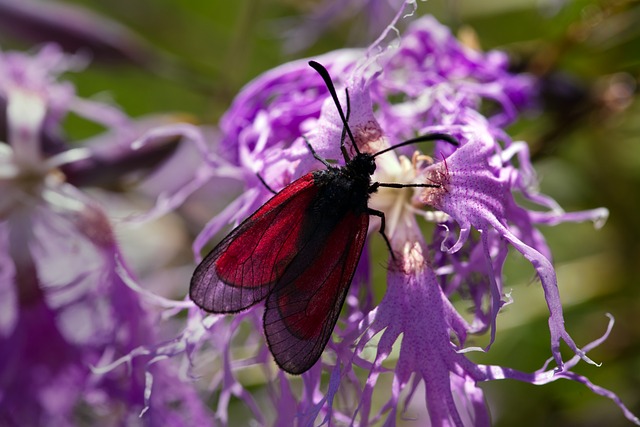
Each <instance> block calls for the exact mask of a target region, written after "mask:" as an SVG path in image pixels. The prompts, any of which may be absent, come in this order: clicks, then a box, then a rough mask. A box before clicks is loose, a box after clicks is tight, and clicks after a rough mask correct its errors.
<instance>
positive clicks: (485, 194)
mask: <svg viewBox="0 0 640 427" xmlns="http://www.w3.org/2000/svg"><path fill="white" fill-rule="evenodd" d="M314 60H316V61H318V62H320V63H321V64H323V65H324V66H325V67H326V68H327V69H328V71H329V74H330V75H331V76H333V79H334V81H335V82H336V85H337V86H338V87H339V91H338V92H339V98H340V102H341V104H342V105H347V103H348V104H349V105H350V109H349V113H350V114H349V126H350V128H351V130H352V133H353V135H354V139H355V143H356V144H357V146H358V149H359V151H361V152H370V153H375V152H377V151H380V150H381V149H383V148H386V147H389V146H391V145H394V144H396V143H399V142H401V141H403V140H406V139H409V138H412V137H415V136H417V135H422V134H426V133H435V132H437V133H447V134H449V135H452V136H453V137H455V138H456V139H457V140H458V141H460V145H459V146H457V147H456V146H453V145H451V144H448V143H445V142H437V143H436V144H435V147H434V149H433V153H432V154H431V155H430V156H429V155H425V154H422V153H421V152H419V151H416V152H412V151H411V149H409V148H406V149H405V148H402V149H398V150H396V151H397V152H398V154H394V153H393V152H389V153H385V154H384V155H381V156H380V157H377V159H376V163H377V170H376V173H375V174H374V176H373V179H374V180H375V181H378V182H393V183H416V182H423V183H431V184H436V187H434V188H423V189H421V190H420V191H417V190H414V189H407V188H405V189H400V190H399V189H390V188H385V189H382V188H381V189H380V190H379V191H378V192H377V193H376V194H374V195H372V198H371V200H370V207H371V208H373V209H376V210H380V211H382V212H384V213H385V215H386V235H387V236H388V239H389V241H390V244H391V247H392V250H393V252H394V254H396V256H395V257H394V258H395V259H393V260H391V259H390V260H389V270H388V275H387V287H386V293H385V295H384V297H383V298H382V300H381V301H380V303H379V304H378V305H377V306H375V305H374V303H373V300H372V297H371V295H372V289H371V282H370V280H369V273H368V272H369V267H370V265H371V264H372V262H373V261H372V260H371V259H370V258H369V256H367V255H365V256H363V258H362V260H361V262H360V266H359V268H358V272H357V273H356V277H355V279H354V281H353V284H352V289H351V291H350V293H349V296H348V297H347V301H346V310H345V311H346V312H345V313H343V316H342V318H341V320H340V321H339V323H338V326H337V327H336V330H335V331H334V336H333V339H332V340H331V341H330V343H329V345H328V349H330V350H328V351H325V357H324V358H323V359H322V361H321V362H319V363H317V364H316V365H315V366H314V367H313V368H312V369H311V370H310V371H308V372H307V373H305V374H303V375H302V382H303V389H302V392H300V393H296V392H294V391H293V390H294V384H295V383H296V380H295V379H292V378H289V377H287V376H286V375H284V374H283V373H282V372H279V373H277V374H274V372H273V368H272V365H271V363H270V360H269V355H268V353H267V352H266V350H265V347H264V345H263V344H262V340H261V337H260V332H259V331H260V330H261V316H260V315H259V314H256V312H259V311H260V309H258V308H256V309H251V310H248V311H246V312H243V313H240V314H237V315H235V317H234V318H233V321H231V322H226V321H224V320H223V319H222V318H221V316H219V315H212V316H209V317H206V318H205V322H204V323H203V322H200V321H199V320H200V318H201V316H202V313H201V312H200V311H199V310H198V309H194V310H191V311H190V319H191V320H192V322H191V323H190V326H189V327H188V328H187V331H186V332H185V335H184V336H183V337H179V338H178V339H177V340H176V341H175V344H176V345H177V344H178V343H180V342H181V340H191V339H192V338H193V335H194V333H196V332H195V331H196V330H197V331H198V336H199V339H201V340H204V339H205V338H207V337H209V339H211V340H213V341H214V342H216V343H218V345H217V346H216V345H214V346H213V348H212V349H211V350H212V351H211V350H210V351H209V352H207V354H208V355H209V357H208V359H209V360H211V359H213V360H217V362H214V363H213V364H212V365H210V366H214V367H220V368H221V371H220V372H219V373H217V374H216V373H212V374H211V375H213V385H214V387H219V388H220V398H219V399H218V402H217V405H218V412H217V414H218V416H219V418H220V420H221V421H223V422H228V421H229V418H228V415H229V414H228V412H227V411H228V405H229V398H230V396H231V395H234V396H237V397H239V398H240V399H241V400H243V401H244V402H245V403H246V404H247V405H248V407H250V408H251V409H252V411H253V413H254V414H255V418H256V419H257V420H258V421H259V422H264V415H263V414H262V413H261V412H260V411H259V410H258V407H257V405H256V403H255V402H254V400H253V398H252V397H251V396H250V394H249V393H248V391H247V390H246V389H245V388H243V387H242V385H241V382H240V381H239V379H238V377H237V376H236V372H237V371H238V370H239V369H240V368H241V367H244V366H253V365H256V364H257V365H259V366H262V368H263V369H264V372H265V375H266V376H267V378H273V377H274V375H276V376H277V378H278V380H279V387H278V388H277V389H275V390H273V393H272V395H271V397H272V399H273V405H274V408H275V410H276V414H277V419H276V421H275V423H276V425H288V424H293V423H297V424H300V425H307V424H311V423H314V422H318V421H321V422H324V423H327V422H329V423H330V422H332V421H331V420H333V421H344V422H347V423H348V422H349V420H351V422H354V423H356V424H358V425H368V424H369V423H372V422H376V421H379V420H381V419H383V420H385V425H393V424H395V420H396V417H397V415H398V414H397V412H398V408H399V407H400V403H401V402H402V401H404V402H405V403H406V402H409V401H410V400H411V399H412V397H413V396H415V395H416V393H417V390H418V388H419V386H421V385H424V387H425V392H426V395H427V399H426V407H427V409H428V413H429V415H428V416H429V418H430V420H431V423H432V424H433V425H463V424H467V423H472V424H474V425H488V424H489V414H488V412H487V409H486V407H485V405H484V398H483V393H482V390H481V389H480V388H479V387H478V383H480V382H484V381H489V380H495V379H502V378H512V379H517V380H521V381H527V382H530V383H534V384H544V383H548V382H550V381H555V380H556V379H559V378H567V379H572V380H575V381H578V382H581V383H583V384H585V385H586V386H587V387H589V388H590V389H591V390H592V391H594V392H596V393H598V394H601V395H604V396H607V397H610V398H612V399H614V400H616V402H617V403H618V405H619V406H620V407H621V408H622V409H623V411H624V412H625V415H626V416H627V418H629V419H630V420H632V421H634V422H636V423H637V422H638V420H637V418H635V417H634V416H633V415H632V414H631V413H630V412H629V411H628V410H627V409H626V408H625V407H624V405H623V404H622V403H621V402H619V400H617V397H615V395H613V394H611V393H610V392H608V391H606V390H603V389H601V388H599V387H597V386H595V385H593V384H591V383H590V382H589V381H588V380H587V379H586V378H584V377H581V376H578V375H576V374H574V373H572V372H571V371H570V369H571V368H572V367H573V366H574V365H575V364H576V363H577V362H578V361H579V360H580V359H582V360H584V361H586V362H588V363H594V362H593V361H591V359H589V358H588V357H587V355H586V351H587V350H589V349H591V348H593V346H595V345H597V344H598V343H600V342H601V340H602V339H604V337H606V335H607V334H608V331H607V333H605V336H604V337H603V338H602V339H600V340H597V341H595V342H594V343H592V344H590V345H588V346H586V347H584V348H579V347H578V346H577V345H576V343H575V342H574V341H573V339H572V338H571V336H570V335H569V333H568V332H567V331H566V329H565V325H564V319H563V313H562V306H561V303H560V297H559V291H558V284H557V279H556V274H555V271H554V268H553V265H552V263H551V253H550V249H549V247H548V246H547V244H546V242H545V239H544V237H543V235H542V234H541V233H540V231H539V230H538V228H537V226H538V225H541V224H545V225H555V224H558V223H562V222H567V221H593V222H594V224H595V225H596V226H597V227H599V226H601V225H602V224H603V223H604V221H605V220H606V217H607V215H608V212H607V210H606V209H595V210H592V211H585V212H577V213H566V212H564V211H563V210H562V208H561V207H560V206H558V204H557V203H556V202H554V201H553V200H552V199H550V198H548V197H546V196H544V195H542V194H539V193H538V192H537V190H536V184H537V181H536V176H535V172H534V170H533V168H532V166H531V164H530V161H529V155H528V149H527V145H526V144H525V143H523V142H513V141H511V139H510V138H509V136H508V135H507V134H506V132H505V130H504V127H505V126H506V125H507V124H509V123H511V122H513V121H514V120H515V119H516V117H517V113H518V111H519V110H520V109H522V108H524V107H526V106H527V105H528V104H529V103H530V102H531V99H532V96H533V94H534V92H535V84H534V81H533V80H532V79H530V78H529V77H527V76H524V75H514V74H511V73H509V72H508V71H507V65H508V63H507V58H506V56H505V55H504V54H503V53H500V52H488V53H481V52H478V51H475V50H473V49H471V48H468V47H465V46H463V45H461V44H460V43H459V42H458V41H457V40H456V39H455V38H454V37H453V36H452V35H451V34H450V32H449V30H448V29H446V28H445V27H443V26H442V25H440V24H439V23H438V22H437V21H435V19H433V18H430V17H423V18H421V19H418V20H416V21H415V22H413V23H412V25H411V26H410V28H409V29H408V30H407V32H406V33H405V34H404V35H403V36H402V38H401V40H400V43H399V45H398V46H395V47H388V48H381V46H380V45H379V44H375V45H373V46H371V47H370V48H369V49H367V50H364V49H363V50H341V51H335V52H331V53H328V54H325V55H322V56H320V57H317V58H314ZM345 89H346V90H345ZM347 93H348V95H347ZM347 96H348V99H347ZM487 101H491V102H490V103H487ZM487 104H493V105H494V109H493V110H488V108H487ZM495 106H497V108H495ZM486 110H487V111H489V112H486ZM220 128H221V131H222V142H221V144H220V146H219V155H220V156H224V157H225V158H226V160H227V161H228V162H229V167H230V168H231V169H234V170H235V171H236V176H237V178H238V179H240V180H242V181H243V182H244V183H245V187H246V190H245V191H244V192H243V193H242V195H241V196H239V197H238V198H237V199H236V200H235V201H234V202H233V203H231V204H230V205H229V207H228V208H227V209H225V210H223V211H222V212H221V213H220V214H219V215H217V216H216V217H214V218H213V219H212V220H211V222H210V223H209V224H207V226H206V227H205V229H204V230H203V232H202V233H201V234H200V236H199V237H198V239H196V242H195V244H194V250H195V253H196V258H198V257H199V255H200V253H201V250H202V249H203V247H204V245H205V244H206V243H207V242H209V241H210V240H211V239H212V238H213V236H214V235H215V234H216V233H217V232H218V231H220V230H221V229H222V227H224V226H225V225H228V224H232V225H233V224H238V223H239V222H240V221H241V220H242V219H244V218H246V217H247V216H248V215H249V214H250V213H251V212H253V211H254V210H255V209H257V208H258V207H259V206H260V205H261V204H262V203H264V202H265V201H266V200H267V199H268V198H269V197H270V196H271V194H270V192H269V190H268V189H267V188H266V186H265V185H264V184H263V183H262V182H261V181H260V179H259V176H260V177H262V179H264V181H265V182H266V183H267V184H268V186H270V187H272V188H274V189H276V190H279V189H281V188H283V187H284V186H286V185H288V184H289V183H291V182H292V181H293V180H294V179H296V178H298V177H300V176H301V175H303V174H305V173H307V172H309V171H312V170H314V169H317V168H318V162H317V161H316V160H315V159H314V158H313V157H312V156H311V155H310V153H309V150H308V148H307V142H306V141H308V143H309V144H310V145H311V146H312V147H313V148H314V150H315V151H316V152H317V153H318V154H319V155H320V156H321V157H324V158H327V159H342V155H341V152H340V141H341V138H342V136H343V124H342V121H341V119H340V116H339V114H338V112H337V109H336V106H335V105H334V103H333V101H332V100H331V98H329V97H328V96H327V88H326V87H325V84H324V83H323V81H322V80H321V79H320V77H319V76H317V75H316V74H315V71H313V70H312V69H311V68H309V67H308V65H307V61H296V62H291V63H288V64H285V65H283V66H280V67H278V68H276V69H274V70H271V71H269V72H267V73H265V74H263V75H261V76H260V77H258V78H257V79H256V80H254V81H253V82H251V83H249V84H248V85H247V86H246V87H245V88H244V89H243V90H242V91H241V92H240V94H239V95H238V96H237V97H236V99H235V101H234V103H233V105H232V106H231V108H230V109H229V111H228V112H227V113H226V114H225V116H224V117H223V118H222V120H221V123H220ZM353 154H354V150H353V149H351V155H353ZM515 194H518V195H519V196H521V197H523V198H524V199H526V200H527V201H528V202H531V203H532V204H535V205H537V206H539V209H540V210H530V209H526V208H524V207H522V206H520V205H518V204H517V203H516V201H515V198H514V197H515V196H514V195H515ZM421 217H422V218H425V219H427V220H428V221H430V222H435V223H436V224H435V226H434V227H433V235H432V238H431V240H430V242H428V241H427V240H426V239H425V236H424V234H423V231H422V228H421V227H420V226H419V223H418V218H421ZM372 222H373V225H372V227H371V230H376V229H377V228H378V227H379V223H376V222H375V221H372ZM474 230H475V231H474ZM509 246H512V247H513V248H515V249H516V250H517V251H519V252H520V253H521V254H522V255H523V256H524V257H525V258H526V259H527V260H529V261H530V262H531V264H532V266H533V267H534V269H535V271H536V273H537V275H538V277H539V279H540V282H541V285H542V290H543V292H544V296H545V299H546V301H547V305H548V309H549V330H550V335H551V356H552V359H553V360H555V363H556V366H555V368H553V369H551V370H546V364H545V368H543V369H541V370H540V371H536V372H534V373H524V372H518V371H515V370H513V369H510V368H503V367H499V366H486V365H477V364H474V363H472V362H471V361H470V360H469V359H468V358H467V357H466V355H465V353H466V352H468V351H473V350H484V351H487V350H489V348H490V346H491V344H492V343H493V341H494V338H495V332H496V319H497V316H498V313H499V311H500V308H501V307H502V306H504V305H505V304H507V303H509V302H510V298H509V297H508V295H505V294H504V292H503V289H502V268H503V264H504V261H505V258H506V255H507V250H508V247H509ZM456 296H460V297H461V298H463V299H470V300H471V303H473V305H474V307H475V311H474V317H473V319H472V321H471V322H469V321H468V320H466V319H465V318H464V317H463V316H462V315H461V314H460V313H459V312H458V311H457V310H456V308H455V307H454V306H453V305H452V303H451V300H452V297H456ZM245 321H246V322H249V323H250V324H252V327H253V332H252V333H249V334H246V333H243V334H240V333H239V331H240V327H241V325H242V324H245V323H246V322H245ZM611 324H612V321H611V323H610V326H611ZM203 325H204V326H203ZM194 328H197V329H194ZM488 330H489V331H490V336H491V338H490V342H489V344H488V345H487V346H486V347H485V348H484V349H479V348H473V347H471V348H468V347H466V346H465V342H466V340H467V337H468V335H469V334H477V333H482V332H486V331H488ZM400 337H402V338H400ZM562 341H564V342H565V343H566V344H567V345H568V346H569V347H570V348H571V350H572V351H573V352H574V354H575V357H573V358H572V359H570V360H569V361H568V362H565V361H563V359H562V356H561V354H560V349H559V348H560V343H561V342H562ZM189 342H191V341H189ZM398 343H399V350H394V349H395V348H396V346H397V345H398ZM202 345H203V342H202V341H200V342H199V343H198V344H197V345H192V346H191V347H189V348H188V354H189V355H190V357H191V358H194V357H195V355H196V354H198V352H197V351H196V350H198V349H199V348H201V347H202ZM241 348H242V351H241V350H240V349H241ZM372 349H374V350H373V351H372ZM395 351H397V353H395ZM212 354H213V356H212ZM392 354H393V355H394V358H395V357H397V360H396V361H395V363H394V364H393V368H391V369H390V368H389V367H388V366H386V365H384V364H383V363H384V362H385V361H386V360H388V359H389V358H390V357H391V356H392ZM205 372H206V371H205ZM223 372H224V373H223ZM323 372H324V373H326V374H327V376H326V377H325V376H324V375H323ZM389 372H390V373H391V374H392V388H391V393H390V394H389V395H387V396H386V397H384V396H383V397H382V399H386V400H385V402H386V403H383V404H382V405H381V409H380V411H379V412H375V411H374V409H373V408H374V406H373V400H374V393H377V392H379V391H376V390H377V388H376V384H377V383H378V381H379V380H380V377H381V376H382V375H383V374H387V373H389ZM363 374H364V376H365V380H364V381H363V380H362V379H361V378H362V376H363ZM454 396H457V400H456V399H454ZM379 398H380V397H378V399H379Z"/></svg>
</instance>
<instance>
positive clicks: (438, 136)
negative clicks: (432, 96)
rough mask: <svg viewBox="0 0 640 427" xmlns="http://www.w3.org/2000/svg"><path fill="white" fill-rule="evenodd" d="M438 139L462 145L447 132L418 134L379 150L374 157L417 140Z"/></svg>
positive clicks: (456, 145) (455, 145)
mask: <svg viewBox="0 0 640 427" xmlns="http://www.w3.org/2000/svg"><path fill="white" fill-rule="evenodd" d="M437 140H440V141H445V142H448V143H449V144H451V145H453V146H454V147H458V146H460V142H458V140H457V139H455V138H454V137H453V136H451V135H448V134H446V133H428V134H426V135H421V136H417V137H415V138H411V139H408V140H406V141H403V142H401V143H399V144H396V145H392V146H391V147H388V148H385V149H384V150H382V151H378V152H377V153H375V154H374V155H373V157H377V156H379V155H380V154H384V153H386V152H388V151H391V150H395V149H396V148H398V147H404V146H405V145H409V144H415V143H416V142H426V141H437Z"/></svg>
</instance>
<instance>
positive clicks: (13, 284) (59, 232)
mask: <svg viewBox="0 0 640 427" xmlns="http://www.w3.org/2000/svg"><path fill="white" fill-rule="evenodd" d="M80 65H81V61H80V58H78V57H69V56H66V55H65V54H63V53H62V52H61V51H60V49H59V48H57V47H56V46H54V45H47V46H45V47H43V48H42V49H41V50H40V51H39V52H37V53H36V54H35V55H34V56H29V55H26V54H22V53H12V52H3V53H0V110H1V112H2V115H3V117H6V120H4V121H3V122H2V123H1V126H2V129H1V134H2V137H1V138H2V141H1V142H0V194H1V195H2V196H1V198H0V276H1V280H0V295H1V296H2V297H1V298H0V312H1V314H0V348H1V349H2V350H1V351H0V362H1V363H0V378H2V381H1V384H2V387H1V390H2V391H1V392H0V424H2V425H8V426H13V425H16V426H18V425H61V426H62V425H77V424H79V423H82V422H85V423H90V424H93V423H98V424H102V425H108V424H114V425H115V424H116V423H125V424H129V423H133V422H135V421H134V420H135V419H137V417H138V416H139V414H140V413H141V412H142V411H143V409H144V408H146V409H147V415H146V417H147V418H146V421H147V424H148V425H165V424H166V422H167V421H168V420H175V421H180V420H182V421H181V422H187V420H191V421H193V422H196V421H198V420H205V419H207V417H208V415H207V410H206V409H205V408H204V405H202V404H201V403H200V401H199V399H198V398H197V395H196V393H195V390H194V389H193V387H192V386H191V385H189V384H187V383H182V382H179V380H178V375H177V372H175V368H173V367H171V366H164V365H162V366H161V365H156V366H152V367H150V368H149V369H147V363H148V362H149V359H148V358H147V359H145V358H137V359H136V360H134V361H133V362H132V363H131V365H130V366H129V369H127V367H126V366H122V367H120V368H118V369H114V370H112V371H110V372H108V373H106V374H104V375H101V374H97V373H94V372H93V371H92V367H95V366H98V365H103V364H108V363H109V362H111V361H112V360H114V359H116V358H118V357H121V356H124V355H126V354H128V353H130V352H131V351H133V350H134V349H136V348H137V347H139V346H143V345H150V344H151V343H153V342H154V341H155V340H156V338H154V336H155V334H156V331H154V329H153V328H152V323H151V320H152V318H151V317H150V313H148V312H147V311H146V309H145V308H144V307H143V305H142V303H141V298H140V295H139V294H138V293H137V292H135V291H133V290H132V289H131V288H130V287H129V286H128V285H127V284H126V283H125V281H124V279H123V275H124V272H126V271H127V268H126V266H125V264H124V261H123V259H122V255H121V252H120V249H119V247H118V244H117V242H116V239H115V236H114V232H113V230H112V227H111V225H110V223H109V220H108V218H107V215H106V213H105V211H104V209H103V208H102V207H101V206H100V205H99V203H97V202H96V201H94V200H93V199H92V198H90V197H89V196H88V195H87V194H85V193H84V192H83V191H81V190H80V188H79V187H78V186H82V185H83V183H88V184H89V185H97V184H96V180H95V179H93V178H92V177H96V176H98V175H100V176H102V178H103V179H104V177H105V174H104V173H101V172H100V171H102V172H104V170H106V169H109V170H110V171H111V175H110V176H111V178H112V180H111V181H112V182H111V183H112V184H113V183H115V181H117V178H118V176H119V175H120V174H124V173H125V172H130V171H131V169H132V167H131V162H130V160H131V159H130V157H134V158H139V157H140V153H136V152H135V151H134V150H133V149H131V147H130V145H129V144H127V141H129V142H131V141H132V140H133V138H134V133H132V132H131V131H132V129H133V126H132V123H131V122H130V120H129V119H128V118H127V117H126V116H125V115H124V114H123V113H122V112H121V111H120V110H118V109H117V108H115V107H113V106H110V105H107V104H103V103H98V102H94V101H89V100H85V99H82V98H79V97H77V96H76V94H75V91H74V88H73V86H72V85H71V84H69V83H65V82H60V81H58V77H59V75H60V74H61V73H63V72H65V71H70V70H73V69H77V68H78V67H79V66H80ZM69 113H75V114H78V115H80V116H82V117H84V118H86V119H88V120H91V121H94V122H98V123H100V124H102V125H104V126H105V127H107V128H108V129H110V130H113V134H112V135H111V136H112V140H111V143H110V144H107V150H106V151H105V149H104V148H105V147H100V148H99V149H94V148H91V147H88V146H82V145H80V146H76V148H72V147H73V146H72V145H71V144H68V142H67V141H66V139H65V137H64V133H63V131H62V127H61V124H62V121H63V119H64V118H65V117H66V115H67V114H69ZM108 147H111V150H109V149H108ZM157 148H158V147H155V148H154V147H150V148H148V149H147V150H146V154H147V155H148V156H149V157H154V152H155V153H156V154H157ZM161 148H162V147H161ZM161 151H162V150H161ZM156 157H157V156H156ZM142 164H144V162H138V165H137V167H140V166H141V165H142ZM127 165H128V166H127ZM74 184H75V185H74ZM77 185H78V186H77ZM152 379H153V382H152V381H151V380H152ZM168 383H176V384H175V385H172V386H171V387H168V386H167V384H168Z"/></svg>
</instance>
